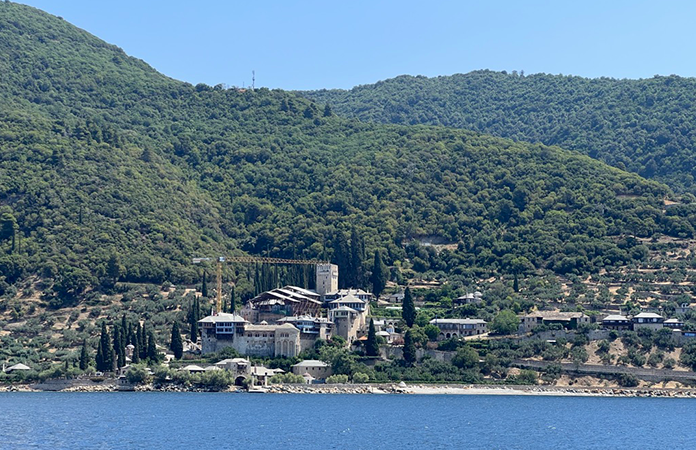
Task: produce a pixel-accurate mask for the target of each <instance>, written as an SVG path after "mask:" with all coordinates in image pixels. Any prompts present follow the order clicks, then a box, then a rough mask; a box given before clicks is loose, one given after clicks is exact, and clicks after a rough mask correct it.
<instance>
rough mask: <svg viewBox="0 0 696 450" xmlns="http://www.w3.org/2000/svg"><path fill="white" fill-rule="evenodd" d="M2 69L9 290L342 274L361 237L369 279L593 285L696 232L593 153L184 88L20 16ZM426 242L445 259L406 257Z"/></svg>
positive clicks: (8, 32) (658, 195)
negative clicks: (672, 239) (255, 262)
mask: <svg viewBox="0 0 696 450" xmlns="http://www.w3.org/2000/svg"><path fill="white" fill-rule="evenodd" d="M0 73H2V74H3V76H2V77H0V254H1V255H2V256H0V294H2V293H6V295H14V292H15V290H16V288H17V287H18V286H19V287H20V288H21V286H23V285H26V283H25V280H27V277H30V276H37V277H39V278H40V279H42V280H44V287H45V289H46V290H47V292H48V293H49V294H50V292H51V289H52V290H53V291H55V293H56V295H58V296H59V297H61V296H62V297H67V298H70V297H71V296H72V297H75V296H78V295H79V294H80V293H81V292H82V291H84V290H85V289H86V288H88V287H89V286H96V285H98V284H102V285H104V284H106V285H108V284H110V283H113V281H114V280H120V281H144V282H155V283H161V282H163V281H167V280H168V281H172V282H174V283H191V282H194V281H196V279H197V277H198V273H197V271H196V270H195V269H194V268H193V267H192V266H191V264H190V258H191V257H194V256H215V255H218V254H233V253H237V254H239V253H242V252H246V253H250V254H264V255H269V256H281V257H298V258H299V257H307V258H313V257H324V256H325V257H327V258H331V259H333V260H334V261H337V260H341V259H340V258H342V255H340V254H339V253H341V251H343V250H346V251H347V250H348V249H344V248H343V247H342V244H341V242H342V241H343V240H348V236H349V235H350V234H355V235H357V236H359V237H360V240H361V241H362V242H364V244H365V249H364V250H363V249H362V248H360V249H358V248H356V249H355V250H356V251H357V253H358V257H359V258H360V259H361V261H363V264H364V268H365V269H366V270H367V269H369V258H370V255H371V254H372V252H373V251H374V250H375V249H380V250H381V251H383V252H384V255H385V259H386V260H387V262H388V263H389V264H390V265H392V264H397V266H399V267H401V268H402V269H404V270H407V269H410V270H413V271H415V272H417V273H431V274H433V275H434V276H447V277H469V276H473V275H477V274H481V273H499V272H510V271H519V270H531V269H534V268H536V269H542V268H545V269H550V270H554V271H556V272H558V273H586V272H590V271H597V270H599V269H600V268H602V267H607V266H616V265H621V264H627V263H630V262H634V261H637V260H641V259H642V258H644V257H645V247H644V246H642V245H640V243H639V241H637V240H636V239H634V238H633V236H639V237H640V236H643V237H650V236H652V235H653V234H656V233H662V234H668V235H674V236H692V235H693V234H694V228H693V227H694V222H696V219H695V217H696V215H695V214H694V208H693V206H692V205H680V206H679V205H678V206H676V207H673V208H670V209H669V210H667V211H666V212H665V211H663V199H664V198H665V197H666V196H669V195H671V194H670V190H669V188H667V187H666V186H665V185H662V184H659V183H657V182H654V181H646V180H644V179H642V178H640V177H639V176H637V175H634V174H629V173H626V172H623V171H621V170H618V169H614V168H611V167H609V166H607V165H605V164H602V163H600V162H597V161H595V160H592V159H590V158H588V157H586V156H582V155H579V154H576V153H573V152H569V151H565V150H562V149H560V148H556V147H546V146H543V145H538V144H526V143H520V142H517V143H516V142H513V141H511V140H506V139H501V138H494V137H490V136H485V135H481V134H478V133H474V132H471V131H464V130H453V129H448V128H443V127H428V126H403V125H381V124H368V123H361V122H358V121H355V120H350V119H342V118H338V117H336V116H335V115H333V114H332V113H331V111H330V109H328V108H324V107H323V106H322V105H318V104H316V103H315V102H312V101H310V100H307V99H304V98H301V97H299V96H297V95H295V94H292V93H287V92H283V91H278V90H273V91H271V90H268V89H258V90H255V91H252V90H236V89H227V90H226V89H223V88H222V86H215V87H210V86H207V85H204V84H199V85H196V86H193V85H190V84H187V83H182V82H178V81H175V80H172V79H170V78H167V77H165V76H163V75H161V74H159V73H157V72H156V71H154V70H153V69H152V68H151V67H149V66H148V65H147V64H145V63H144V62H142V61H140V60H137V59H134V58H131V57H129V56H127V55H125V54H124V53H123V52H122V51H121V50H120V49H118V48H117V47H114V46H112V45H109V44H106V43H104V42H102V41H100V40H99V39H97V38H95V37H94V36H92V35H90V34H88V33H86V32H84V31H82V30H79V29H77V28H75V27H74V26H72V25H70V24H68V23H66V22H65V21H63V20H61V19H59V18H56V17H53V16H50V15H48V14H45V13H43V12H41V11H38V10H36V9H33V8H30V7H26V6H22V5H18V4H14V3H9V2H3V3H0ZM426 238H427V239H429V240H433V239H434V240H436V241H437V242H442V243H447V244H450V245H448V246H447V250H444V251H442V252H437V251H435V250H434V248H433V247H423V246H420V245H417V244H413V245H406V244H407V243H409V242H416V243H417V242H419V241H420V240H425V239H426ZM344 269H345V266H344ZM342 273H343V274H344V275H345V271H344V272H342ZM230 275H235V274H232V273H231V274H230ZM366 275H367V274H366V273H365V272H364V271H363V273H362V282H365V278H366ZM236 276H239V277H243V276H244V274H243V273H241V274H239V273H238V274H236ZM13 289H14V290H13Z"/></svg>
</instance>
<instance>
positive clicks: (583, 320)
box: [520, 311, 590, 333]
mask: <svg viewBox="0 0 696 450" xmlns="http://www.w3.org/2000/svg"><path fill="white" fill-rule="evenodd" d="M589 323H590V317H589V316H588V315H587V314H585V313H582V312H558V311H534V312H533V313H530V314H527V315H526V316H524V317H523V318H522V321H521V323H520V329H521V330H522V332H524V333H528V332H530V331H532V330H533V329H534V328H536V327H538V326H539V325H551V324H560V325H561V326H563V328H565V329H567V330H574V329H576V328H577V327H578V325H581V324H588V325H589Z"/></svg>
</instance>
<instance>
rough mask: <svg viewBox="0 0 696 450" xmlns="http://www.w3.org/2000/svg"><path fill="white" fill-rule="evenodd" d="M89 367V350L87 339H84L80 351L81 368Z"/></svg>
mask: <svg viewBox="0 0 696 450" xmlns="http://www.w3.org/2000/svg"><path fill="white" fill-rule="evenodd" d="M88 367H89V352H88V351H87V339H85V340H84V341H82V351H81V352H80V370H87V368H88Z"/></svg>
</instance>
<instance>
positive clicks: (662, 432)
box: [0, 392, 696, 450]
mask: <svg viewBox="0 0 696 450" xmlns="http://www.w3.org/2000/svg"><path fill="white" fill-rule="evenodd" d="M0 448H2V449H112V448H113V449H140V448H142V449H176V448H184V449H188V450H202V449H277V448H278V449H280V448H283V449H303V450H314V449H317V450H319V449H321V450H325V449H410V448H414V449H415V448H417V449H575V448H577V449H608V448H626V449H629V448H630V449H635V448H640V449H652V448H655V449H658V448H659V449H664V448H671V449H676V448H679V449H681V448H683V449H687V448H689V449H693V448H696V400H690V399H659V398H658V399H655V398H653V399H646V398H596V397H533V396H488V395H484V396H468V395H466V396H457V395H451V396H446V395H319V394H314V395H308V394H305V395H300V394H298V395H270V394H228V393H217V394H212V393H211V394H202V393H201V394H198V393H137V392H134V393H123V392H119V393H2V394H0Z"/></svg>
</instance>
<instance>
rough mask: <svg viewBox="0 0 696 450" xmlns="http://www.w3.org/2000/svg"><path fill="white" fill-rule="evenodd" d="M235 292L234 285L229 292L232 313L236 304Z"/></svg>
mask: <svg viewBox="0 0 696 450" xmlns="http://www.w3.org/2000/svg"><path fill="white" fill-rule="evenodd" d="M235 297H236V295H235V292H234V286H232V292H231V293H230V312H231V313H234V311H235V310H236V309H237V305H236V304H235V303H236V302H237V299H236V298H235Z"/></svg>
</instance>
